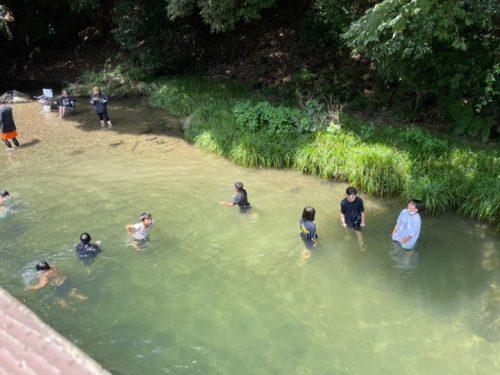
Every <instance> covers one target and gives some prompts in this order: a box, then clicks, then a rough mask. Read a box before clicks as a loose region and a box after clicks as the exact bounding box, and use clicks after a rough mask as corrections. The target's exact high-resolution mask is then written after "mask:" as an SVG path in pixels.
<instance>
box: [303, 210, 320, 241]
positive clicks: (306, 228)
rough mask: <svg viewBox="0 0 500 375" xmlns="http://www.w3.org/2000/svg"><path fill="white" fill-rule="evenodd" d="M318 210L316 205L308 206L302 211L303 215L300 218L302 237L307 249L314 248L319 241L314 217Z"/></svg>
mask: <svg viewBox="0 0 500 375" xmlns="http://www.w3.org/2000/svg"><path fill="white" fill-rule="evenodd" d="M315 216H316V210H315V209H314V207H309V206H306V207H304V210H303V211H302V217H301V218H300V220H299V226H300V238H302V241H304V244H305V245H306V248H307V249H312V248H313V247H315V246H316V245H317V243H318V234H317V233H316V224H314V217H315Z"/></svg>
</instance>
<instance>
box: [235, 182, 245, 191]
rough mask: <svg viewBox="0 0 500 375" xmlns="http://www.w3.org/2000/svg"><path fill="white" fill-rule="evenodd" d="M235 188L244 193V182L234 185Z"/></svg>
mask: <svg viewBox="0 0 500 375" xmlns="http://www.w3.org/2000/svg"><path fill="white" fill-rule="evenodd" d="M234 188H235V189H236V190H238V191H242V190H243V182H240V181H236V182H235V183H234Z"/></svg>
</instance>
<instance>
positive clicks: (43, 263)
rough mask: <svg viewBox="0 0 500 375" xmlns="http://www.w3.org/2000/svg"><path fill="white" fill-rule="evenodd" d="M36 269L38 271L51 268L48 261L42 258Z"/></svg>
mask: <svg viewBox="0 0 500 375" xmlns="http://www.w3.org/2000/svg"><path fill="white" fill-rule="evenodd" d="M35 269H36V270H37V271H46V270H50V265H49V264H48V263H47V262H46V261H44V260H42V261H40V262H38V263H37V264H36V266H35Z"/></svg>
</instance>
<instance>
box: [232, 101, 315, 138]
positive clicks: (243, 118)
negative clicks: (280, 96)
mask: <svg viewBox="0 0 500 375" xmlns="http://www.w3.org/2000/svg"><path fill="white" fill-rule="evenodd" d="M234 115H235V122H236V125H237V126H239V127H240V129H242V130H244V131H245V130H247V131H250V132H252V133H257V132H265V133H267V134H268V135H278V136H279V135H283V136H289V135H291V134H294V133H299V130H300V129H302V125H305V124H303V123H302V119H303V116H302V114H301V112H300V110H298V109H294V108H288V107H284V106H278V107H274V106H272V105H271V104H270V103H269V102H259V103H256V104H252V103H250V102H248V101H247V102H239V103H236V105H235V106H234Z"/></svg>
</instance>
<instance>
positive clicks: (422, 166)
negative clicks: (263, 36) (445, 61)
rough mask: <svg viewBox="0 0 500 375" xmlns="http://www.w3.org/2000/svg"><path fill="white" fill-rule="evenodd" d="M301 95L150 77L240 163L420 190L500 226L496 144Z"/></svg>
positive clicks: (379, 191)
mask: <svg viewBox="0 0 500 375" xmlns="http://www.w3.org/2000/svg"><path fill="white" fill-rule="evenodd" d="M301 104H302V105H297V106H296V107H289V106H286V105H285V104H284V103H271V102H269V101H268V100H266V98H265V97H263V95H261V94H259V93H253V92H249V91H247V90H245V89H244V88H242V87H239V86H238V85H236V84H234V83H232V82H213V81H208V80H205V79H202V78H199V77H187V78H182V77H176V78H164V79H162V80H160V81H157V82H155V83H154V84H152V85H151V97H150V105H151V106H152V107H155V108H162V109H165V110H168V111H169V112H170V113H172V114H174V115H179V116H190V115H192V116H193V118H192V121H191V125H190V126H189V128H188V129H187V131H186V133H185V136H186V138H187V139H188V140H190V141H191V142H193V143H194V144H196V145H197V146H198V147H200V148H202V149H204V150H207V151H210V152H213V153H216V154H218V155H220V156H223V157H225V158H227V159H229V160H231V161H233V162H235V163H237V164H239V165H243V166H248V167H274V168H293V169H297V170H299V171H301V172H304V173H309V174H313V175H317V176H320V177H322V178H324V179H331V178H333V179H336V180H339V181H346V182H348V183H350V184H352V185H354V186H357V187H359V188H361V189H362V190H364V191H365V192H366V193H368V194H371V195H375V196H383V197H400V198H402V199H410V198H418V199H422V200H424V201H425V202H426V204H427V210H428V212H430V213H431V214H439V213H443V212H445V211H446V210H448V209H457V210H458V211H459V212H462V213H463V214H465V215H467V216H470V217H472V218H475V219H479V220H484V221H487V222H490V223H496V224H497V229H500V224H499V212H500V173H499V171H500V157H499V151H498V147H497V146H498V145H490V146H488V145H482V144H474V143H472V142H470V141H464V140H462V139H459V138H452V137H448V136H442V137H441V136H440V137H437V136H435V135H432V134H431V133H429V132H427V131H425V130H422V129H420V128H399V127H392V126H386V125H380V124H374V123H367V122H366V121H362V120H359V119H356V118H353V117H351V116H349V115H347V114H345V113H341V114H340V116H338V114H337V115H336V116H332V114H331V113H328V111H326V110H325V108H324V106H323V104H321V103H319V102H318V101H315V100H314V101H308V102H307V103H306V104H305V105H304V103H301Z"/></svg>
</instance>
